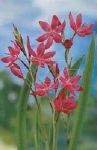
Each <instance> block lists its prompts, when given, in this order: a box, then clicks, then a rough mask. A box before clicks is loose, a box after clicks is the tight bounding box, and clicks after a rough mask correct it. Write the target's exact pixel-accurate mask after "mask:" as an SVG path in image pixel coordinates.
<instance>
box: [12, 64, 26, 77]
mask: <svg viewBox="0 0 97 150" xmlns="http://www.w3.org/2000/svg"><path fill="white" fill-rule="evenodd" d="M10 70H11V72H12V73H13V74H14V75H15V76H17V77H19V78H22V79H23V78H24V77H23V73H22V71H21V68H20V67H19V66H18V65H17V64H15V63H14V64H12V65H11V66H10Z"/></svg>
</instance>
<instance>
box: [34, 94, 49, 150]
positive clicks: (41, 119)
mask: <svg viewBox="0 0 97 150" xmlns="http://www.w3.org/2000/svg"><path fill="white" fill-rule="evenodd" d="M35 100H36V105H37V108H38V109H37V110H38V116H39V121H40V128H41V132H42V134H43V137H44V141H45V146H46V150H49V141H48V137H47V133H46V129H45V126H44V121H43V117H42V111H41V105H40V103H39V101H38V99H37V97H36V96H35Z"/></svg>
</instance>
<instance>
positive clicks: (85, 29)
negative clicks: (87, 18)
mask: <svg viewBox="0 0 97 150" xmlns="http://www.w3.org/2000/svg"><path fill="white" fill-rule="evenodd" d="M69 20H70V27H71V28H72V29H73V30H74V31H75V34H77V35H79V36H82V37H83V36H86V35H90V34H92V33H93V31H92V28H93V27H94V24H93V23H92V24H88V25H85V24H82V15H81V14H78V15H77V16H76V20H75V21H74V19H73V16H72V14H71V12H70V13H69Z"/></svg>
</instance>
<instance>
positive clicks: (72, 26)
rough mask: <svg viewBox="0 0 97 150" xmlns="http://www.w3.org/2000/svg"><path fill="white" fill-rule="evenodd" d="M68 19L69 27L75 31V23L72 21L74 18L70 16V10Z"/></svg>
mask: <svg viewBox="0 0 97 150" xmlns="http://www.w3.org/2000/svg"><path fill="white" fill-rule="evenodd" d="M69 21H70V27H71V28H72V29H73V30H74V31H76V24H75V22H74V19H73V17H72V14H71V12H70V13H69Z"/></svg>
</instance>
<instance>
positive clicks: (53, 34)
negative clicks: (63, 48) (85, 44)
mask: <svg viewBox="0 0 97 150" xmlns="http://www.w3.org/2000/svg"><path fill="white" fill-rule="evenodd" d="M39 24H40V26H41V28H42V29H43V30H44V31H45V32H46V33H45V34H43V35H42V36H40V37H38V38H37V39H36V40H37V41H38V42H44V41H45V40H47V42H46V45H45V48H46V49H48V48H49V47H50V46H51V45H52V43H53V40H54V41H55V42H56V43H61V41H62V38H61V35H60V34H59V33H61V32H62V31H63V30H64V29H65V25H66V23H65V21H64V22H63V23H61V22H60V21H59V18H58V17H57V16H56V15H54V16H53V17H52V21H51V24H48V23H47V22H44V21H39Z"/></svg>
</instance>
